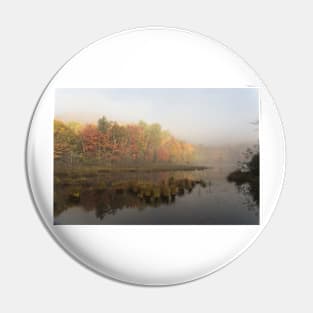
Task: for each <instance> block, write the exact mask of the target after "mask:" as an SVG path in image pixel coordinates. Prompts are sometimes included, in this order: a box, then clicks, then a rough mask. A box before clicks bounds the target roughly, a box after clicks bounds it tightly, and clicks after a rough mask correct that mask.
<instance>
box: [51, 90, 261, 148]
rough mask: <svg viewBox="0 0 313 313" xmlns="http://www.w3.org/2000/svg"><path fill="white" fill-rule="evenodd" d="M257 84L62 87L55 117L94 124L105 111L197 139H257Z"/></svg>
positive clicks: (111, 116) (229, 141)
mask: <svg viewBox="0 0 313 313" xmlns="http://www.w3.org/2000/svg"><path fill="white" fill-rule="evenodd" d="M258 102H259V98H258V89H255V88H210V89H202V88H201V89H200V88H199V89H196V88H191V89H176V88H175V89H174V88H165V89H157V88H152V89H150V88H149V89H146V88H144V89H133V88H132V89H57V90H56V101H55V116H56V118H58V119H61V120H64V121H72V120H76V121H80V122H91V123H95V122H96V121H97V119H98V118H99V117H101V116H103V115H105V116H106V117H107V118H108V119H109V120H114V121H118V122H122V123H136V122H138V121H139V120H144V121H145V122H147V123H159V124H160V125H161V126H162V128H163V129H167V130H169V131H170V132H171V133H172V134H173V135H175V136H176V137H178V138H180V139H183V140H186V141H189V142H191V143H195V144H205V145H210V144H214V145H216V144H223V145H224V144H236V143H247V142H248V143H255V142H257V138H258V131H257V126H255V125H253V124H251V123H253V122H256V121H257V120H258V119H259V117H258V110H259V104H258Z"/></svg>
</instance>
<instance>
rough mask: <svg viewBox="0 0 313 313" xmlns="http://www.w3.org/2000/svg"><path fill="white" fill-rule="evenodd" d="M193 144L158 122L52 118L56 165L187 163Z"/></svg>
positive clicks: (111, 165)
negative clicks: (177, 136) (65, 120)
mask: <svg viewBox="0 0 313 313" xmlns="http://www.w3.org/2000/svg"><path fill="white" fill-rule="evenodd" d="M194 157H195V147H194V146H193V145H192V144H190V143H187V142H184V141H182V140H179V139H177V138H175V137H174V136H173V135H172V134H171V133H170V132H169V131H167V130H163V129H162V127H161V126H160V125H159V124H157V123H154V124H147V123H145V122H143V121H140V122H139V123H136V124H122V123H118V122H116V121H110V120H108V119H107V118H106V117H105V116H102V117H101V118H99V119H98V121H97V123H96V124H81V123H78V122H67V123H65V122H63V121H61V120H57V119H55V120H54V162H55V165H56V166H61V167H62V166H63V167H64V166H65V167H70V166H72V167H73V166H77V165H95V164H97V165H103V166H106V167H117V166H123V167H125V166H136V165H143V164H156V163H157V164H160V163H161V164H189V163H190V162H191V161H192V160H193V159H194Z"/></svg>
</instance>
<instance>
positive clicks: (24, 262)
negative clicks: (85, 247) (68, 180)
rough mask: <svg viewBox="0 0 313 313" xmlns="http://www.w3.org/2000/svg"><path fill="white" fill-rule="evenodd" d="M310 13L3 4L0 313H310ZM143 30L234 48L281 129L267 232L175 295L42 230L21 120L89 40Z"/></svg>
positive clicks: (302, 8)
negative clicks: (90, 262) (277, 180)
mask: <svg viewBox="0 0 313 313" xmlns="http://www.w3.org/2000/svg"><path fill="white" fill-rule="evenodd" d="M281 5H284V7H281ZM310 11H311V10H310V7H309V2H304V1H297V2H296V3H294V4H286V3H285V2H282V1H276V2H275V3H274V2H272V1H263V2H260V3H259V4H257V3H255V2H251V1H236V2H233V3H228V2H227V1H219V2H216V3H214V4H212V3H209V2H208V1H203V2H201V1H192V2H185V3H181V1H172V2H171V3H169V2H168V1H163V0H160V1H157V2H150V1H132V2H126V1H125V3H123V2H120V1H114V2H113V1H109V2H104V1H101V2H100V1H99V2H97V1H90V2H88V6H87V3H86V4H85V5H81V4H77V1H67V2H64V1H54V2H50V4H49V3H45V2H40V1H28V2H22V1H11V2H7V4H5V5H3V4H2V5H1V9H0V35H1V39H2V41H1V59H0V69H1V70H0V82H1V87H2V88H1V93H0V103H1V115H0V118H1V123H0V125H1V131H0V136H1V138H0V139H1V140H0V142H1V144H2V145H1V162H0V173H1V177H2V180H1V182H0V184H1V185H0V190H1V196H2V197H1V198H2V206H1V208H2V220H1V221H2V223H1V227H0V231H1V236H0V241H1V242H0V243H1V270H0V275H1V276H0V277H1V281H0V288H1V295H2V297H1V302H0V309H1V311H4V312H20V311H22V310H23V311H28V310H29V311H30V310H31V311H32V312H40V311H42V310H45V311H46V312H55V311H57V310H62V311H63V310H71V311H75V312H84V311H86V310H90V311H94V312H96V311H99V312H100V311H103V310H110V311H111V312H112V311H113V312H124V311H126V310H127V311H136V312H146V311H147V310H149V311H150V312H160V311H161V310H164V311H165V310H166V311H173V310H175V311H176V310H177V311H180V312H189V311H190V310H195V309H196V310H197V311H203V312H204V311H206V312H207V311H208V310H213V311H214V312H229V311H231V310H234V311H239V310H240V312H251V311H252V310H253V311H254V312H264V311H265V310H268V311H276V310H278V309H279V310H282V311H284V312H294V311H295V310H298V311H303V312H305V311H311V310H312V308H313V306H312V303H311V301H310V297H309V295H310V294H311V290H310V289H309V287H310V285H309V284H310V281H311V280H312V269H311V265H312V261H313V260H312V255H311V254H310V252H311V251H312V248H311V245H310V244H311V241H312V239H311V238H312V235H313V231H312V229H313V228H312V226H311V223H312V222H311V221H312V217H313V210H312V204H311V199H310V193H311V177H310V173H312V161H311V160H312V148H311V146H310V143H309V141H310V133H312V126H311V125H312V123H311V115H312V105H311V104H310V101H311V92H310V90H311V89H312V87H311V85H312V82H311V72H312V68H313V66H312V65H313V64H312V59H311V57H312V55H313V53H312V52H313V51H312V50H313V49H312V43H311V42H310V32H309V29H310V28H312V26H313V25H312V24H313V22H311V21H310ZM143 25H166V26H176V27H182V28H188V29H190V30H195V31H200V32H202V33H204V34H206V35H209V36H211V37H213V38H216V39H218V40H220V41H222V42H223V43H225V44H226V45H228V46H230V47H231V48H233V49H234V50H235V51H236V52H237V53H238V54H239V55H241V56H242V57H243V58H244V59H245V60H246V61H247V62H248V63H250V64H251V65H252V67H253V68H254V69H255V70H256V71H257V72H258V73H259V74H260V76H261V78H263V79H264V81H265V82H266V83H267V85H268V87H269V89H270V91H271V93H272V95H273V96H274V99H275V100H276V103H277V104H278V106H279V109H280V111H281V115H282V119H283V123H284V125H285V131H286V140H287V179H286V184H285V189H284V190H283V194H282V197H281V200H280V203H279V206H278V208H277V210H276V213H275V214H274V216H273V218H272V220H271V222H270V224H269V225H268V226H267V228H266V230H265V232H264V233H263V234H262V235H261V237H260V238H259V239H258V240H257V242H256V243H255V244H254V245H253V246H252V247H251V248H250V249H249V250H248V251H247V252H246V253H245V254H244V255H242V256H241V257H240V258H239V259H238V260H236V261H235V262H234V263H232V264H231V265H229V266H228V267H226V268H224V269H223V270H222V271H219V272H218V273H215V274H213V275H212V276H209V277H207V278H204V279H202V280H199V281H196V282H193V283H189V284H186V285H181V286H175V287H163V288H143V287H134V286H130V285H123V284H120V283H117V282H114V281H110V280H108V279H104V278H102V277H100V276H98V275H96V274H94V273H92V272H90V271H88V270H86V269H85V268H83V267H82V266H81V265H79V264H77V263H75V262H74V261H73V260H72V259H71V258H70V257H69V256H68V255H67V254H65V253H64V252H63V251H62V250H61V249H60V248H59V247H58V246H57V244H56V243H55V242H54V241H53V240H52V239H51V238H50V236H49V235H48V234H47V232H46V230H45V228H44V227H43V226H42V225H41V223H40V222H39V218H38V216H37V214H36V212H35V210H34V208H33V204H32V202H31V199H30V197H29V193H28V190H27V185H26V178H25V171H24V147H25V139H26V132H27V127H28V122H29V120H30V117H31V114H32V111H33V109H34V106H35V103H36V101H37V98H38V96H39V94H40V93H41V91H42V89H43V87H44V86H45V85H46V83H47V82H48V81H49V79H50V78H51V76H52V75H53V74H54V73H55V71H56V70H57V69H58V68H59V67H60V66H61V65H62V64H63V63H64V62H65V61H66V60H67V59H68V57H69V56H71V55H73V54H74V53H75V52H76V51H77V50H79V49H81V48H82V47H84V46H85V45H86V44H88V43H90V42H92V41H94V40H95V39H98V38H100V37H102V36H104V35H108V34H111V33H113V32H117V31H120V30H122V29H125V28H131V27H135V26H143ZM307 40H309V41H307Z"/></svg>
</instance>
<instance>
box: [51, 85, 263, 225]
mask: <svg viewBox="0 0 313 313" xmlns="http://www.w3.org/2000/svg"><path fill="white" fill-rule="evenodd" d="M53 129H54V156H53V157H54V190H53V194H54V212H53V214H54V225H258V224H259V219H260V209H259V208H260V201H259V198H260V197H259V184H260V179H259V177H260V157H259V156H260V147H259V92H258V89H257V88H252V87H251V88H140V89H139V88H111V89H90V88H88V89H87V88H86V89H85V88H79V89H70V88H65V89H56V92H55V114H54V127H53Z"/></svg>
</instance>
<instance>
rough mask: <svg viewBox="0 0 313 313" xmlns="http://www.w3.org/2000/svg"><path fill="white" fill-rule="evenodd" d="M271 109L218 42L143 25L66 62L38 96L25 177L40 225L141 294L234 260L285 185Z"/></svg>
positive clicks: (256, 83) (253, 78)
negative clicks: (144, 289) (141, 288)
mask: <svg viewBox="0 0 313 313" xmlns="http://www.w3.org/2000/svg"><path fill="white" fill-rule="evenodd" d="M284 168H285V150H284V137H283V131H282V125H281V121H280V118H279V115H278V113H277V109H276V106H275V104H274V102H273V100H272V98H271V96H270V94H269V92H268V91H267V89H266V88H265V86H264V85H263V83H262V82H261V80H260V79H259V77H258V76H257V75H256V74H255V72H254V71H253V70H252V69H251V68H250V67H249V66H248V65H247V64H246V63H245V62H244V61H243V60H242V59H241V58H239V57H238V56H237V55H235V54H234V53H233V52H232V51H230V50H229V49H228V48H226V47H225V46H223V45H222V44H220V43H218V42H217V41H214V40H212V39H210V38H207V37H205V36H203V35H200V34H197V33H192V32H189V31H185V30H179V29H173V28H165V27H148V28H140V29H134V30H130V31H125V32H121V33H118V34H115V35H112V36H109V37H107V38H104V39H101V40H99V41H97V42H95V43H93V44H91V45H89V46H88V47H87V48H85V49H83V50H81V51H80V52H79V53H78V54H76V55H75V56H73V57H72V58H71V59H70V60H69V61H68V62H67V63H66V64H65V65H64V66H63V67H62V68H61V69H60V70H59V71H58V72H57V74H56V75H55V76H54V77H53V78H52V80H51V81H50V82H49V84H48V86H47V88H46V89H45V90H44V92H43V94H42V96H41V97H40V99H39V101H38V104H37V107H36V110H35V113H34V116H33V120H32V122H31V127H30V131H29V136H28V144H27V173H28V179H29V185H30V189H31V192H32V196H33V199H34V204H35V206H36V208H37V210H38V213H39V216H40V218H41V221H42V222H43V223H44V225H45V226H46V228H47V229H48V230H49V233H50V234H51V235H52V236H53V237H54V239H55V240H56V242H57V243H58V244H59V245H60V246H61V247H63V248H64V250H65V251H66V252H68V253H69V254H70V255H71V256H72V257H73V258H74V259H75V260H77V261H78V262H80V263H81V264H83V265H85V266H86V267H87V268H89V269H91V270H93V271H94V272H96V273H99V274H101V275H103V276H105V277H109V278H113V279H117V280H120V281H123V282H127V283H132V284H141V285H171V284H179V283H184V282H188V281H191V280H194V279H197V278H200V277H203V276H206V275H208V274H210V273H213V272H214V271H216V270H218V269H220V268H222V267H223V266H225V265H226V264H228V263H230V262H231V261H232V260H233V259H235V258H236V257H237V256H239V255H240V254H241V253H242V252H243V251H245V250H246V249H247V247H248V246H249V245H250V244H251V243H252V242H253V241H254V240H255V239H256V237H257V236H258V235H259V234H260V232H261V231H262V229H263V228H264V226H265V225H266V224H267V223H268V221H269V219H270V217H271V215H272V213H273V210H274V208H275V205H276V203H277V200H278V197H279V194H280V190H281V187H282V183H283V178H284Z"/></svg>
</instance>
